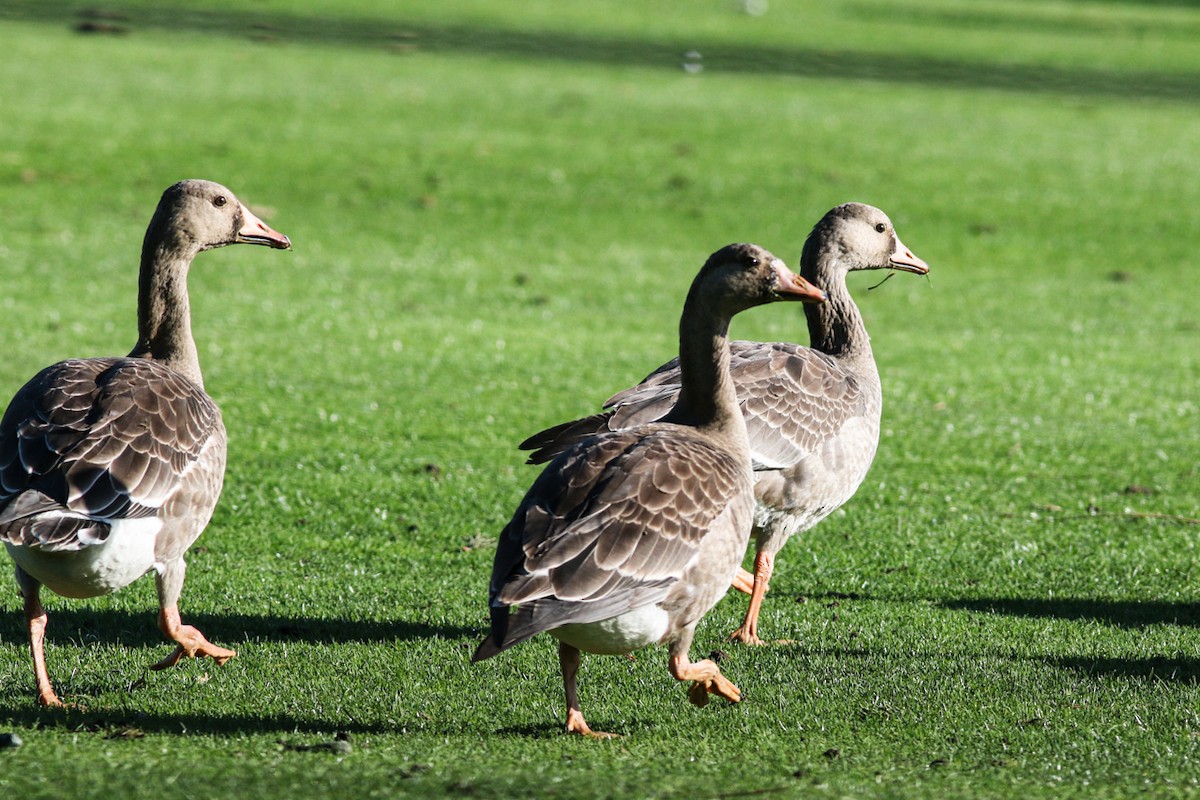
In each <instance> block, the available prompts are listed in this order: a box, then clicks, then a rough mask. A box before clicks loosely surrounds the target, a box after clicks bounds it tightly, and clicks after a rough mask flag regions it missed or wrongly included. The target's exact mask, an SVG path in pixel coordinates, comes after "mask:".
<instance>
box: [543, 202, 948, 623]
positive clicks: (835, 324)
mask: <svg viewBox="0 0 1200 800" xmlns="http://www.w3.org/2000/svg"><path fill="white" fill-rule="evenodd" d="M864 269H895V270H903V271H908V272H915V273H919V274H924V273H925V272H927V271H928V266H927V265H926V264H925V262H924V261H922V260H921V259H919V258H917V257H916V256H914V255H913V254H912V252H911V251H910V250H908V248H906V247H905V246H904V245H903V243H902V242H901V241H900V239H899V237H898V236H897V235H896V232H895V229H894V227H893V226H892V223H891V220H889V219H888V218H887V215H885V214H884V213H883V212H882V211H880V210H879V209H877V208H873V207H872V206H868V205H864V204H861V203H847V204H845V205H841V206H838V207H836V208H834V209H832V210H831V211H830V212H829V213H827V214H826V215H825V216H824V217H823V218H822V219H821V221H820V222H818V223H817V225H816V226H815V227H814V228H813V230H812V233H811V234H810V235H809V237H808V239H807V241H806V242H805V246H804V253H803V256H802V258H801V270H800V272H801V275H802V276H803V277H804V278H805V279H806V280H808V281H810V282H812V283H814V284H816V285H818V286H820V287H821V288H823V289H825V290H826V292H827V294H828V301H827V302H826V303H823V304H820V305H807V306H805V315H806V317H807V322H808V328H809V336H810V339H811V346H810V347H805V346H803V345H799V344H792V343H787V342H751V341H735V342H732V343H731V345H730V375H731V378H732V381H733V384H734V386H735V388H736V392H737V396H738V402H739V407H740V409H741V412H742V414H743V416H744V418H745V422H746V429H747V438H748V444H749V448H750V453H751V459H752V462H753V466H754V475H755V487H754V494H755V499H756V504H755V510H754V535H755V544H756V554H755V562H754V567H755V569H754V573H753V574H752V575H751V574H750V573H745V572H744V571H739V574H738V576H737V577H736V578H735V580H734V581H733V585H734V586H735V587H736V588H738V589H740V590H742V591H744V592H747V593H748V594H750V596H751V598H750V606H749V608H748V609H747V612H746V617H745V619H744V621H743V623H742V625H741V626H740V627H739V628H738V629H737V630H735V631H734V632H733V634H731V638H735V639H738V640H740V641H743V642H745V643H748V644H762V639H761V638H760V637H759V635H758V614H759V609H760V607H761V603H762V599H763V597H764V596H765V594H766V592H767V589H768V584H769V580H770V576H771V573H772V571H773V568H774V558H775V555H776V554H777V553H778V552H779V551H780V550H781V549H782V548H783V546H784V544H786V543H787V541H788V539H789V538H790V537H791V536H792V535H794V534H795V533H797V532H798V531H803V530H807V529H809V528H811V527H813V526H814V525H816V524H817V523H818V522H820V521H821V520H822V519H824V518H825V517H827V516H828V515H829V514H831V513H833V512H834V511H835V510H837V509H838V508H839V507H840V506H841V505H843V504H844V503H845V502H846V501H848V500H849V499H850V498H851V497H852V496H853V495H854V493H855V492H856V491H857V489H858V487H859V486H860V485H861V484H862V482H863V480H864V479H865V477H866V475H867V471H868V470H869V469H870V466H871V462H872V461H873V459H874V457H875V452H876V449H877V447H878V444H879V425H880V415H881V413H882V409H883V393H882V388H881V384H880V379H879V371H878V369H877V367H876V364H875V359H874V355H873V354H872V351H871V346H870V337H869V336H868V335H867V331H866V328H865V326H864V325H863V321H862V316H861V314H860V313H859V311H858V307H857V306H856V305H855V303H854V300H853V299H852V298H851V296H850V293H849V291H848V289H847V288H846V275H847V273H848V272H850V271H853V270H864ZM679 390H680V368H679V361H678V359H675V360H672V361H670V362H668V363H666V364H664V365H663V366H661V367H659V368H658V369H657V370H655V371H654V372H652V373H651V374H650V375H648V376H647V377H646V378H645V379H644V380H643V381H642V382H641V383H639V384H638V385H636V386H634V387H631V388H629V389H626V390H624V391H622V392H620V393H618V394H616V395H614V396H613V397H611V398H609V400H608V401H607V402H606V403H605V410H604V411H603V412H601V413H599V414H596V415H593V416H591V417H585V418H583V419H580V420H575V421H572V422H568V423H564V424H561V425H558V426H555V427H553V428H548V429H547V430H544V431H542V432H540V433H537V434H534V435H533V436H531V437H529V439H527V440H526V441H525V442H523V443H522V444H521V448H522V449H526V450H533V451H534V453H533V454H532V455H531V456H530V459H529V460H530V462H531V463H541V462H544V461H546V460H548V459H550V458H553V457H554V456H555V455H556V454H557V453H560V452H562V451H563V450H564V449H566V448H569V447H571V446H572V445H573V444H574V443H575V442H578V441H580V440H581V439H584V438H587V437H589V436H593V435H595V434H596V433H597V432H599V431H617V430H624V429H627V428H630V427H633V426H637V425H644V424H646V423H648V422H650V421H653V420H656V419H659V418H660V417H662V416H663V415H664V414H666V413H667V412H668V411H669V410H670V408H671V407H672V404H673V403H674V402H675V398H676V396H677V395H678V393H679Z"/></svg>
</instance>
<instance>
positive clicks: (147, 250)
mask: <svg viewBox="0 0 1200 800" xmlns="http://www.w3.org/2000/svg"><path fill="white" fill-rule="evenodd" d="M157 234H159V231H158V229H157V227H156V226H153V225H152V226H151V228H150V230H148V231H147V232H146V241H145V243H144V245H143V247H142V268H141V273H140V274H139V276H138V343H137V346H136V347H135V348H134V349H133V352H131V353H130V355H131V356H134V357H138V358H149V359H153V360H155V361H160V362H162V363H163V365H164V366H167V367H170V368H171V369H172V370H174V371H175V372H178V373H180V374H181V375H183V376H185V377H187V378H189V379H191V380H192V381H193V382H195V383H196V384H197V385H199V386H201V387H203V386H204V380H203V378H202V377H201V375H200V357H199V354H198V353H197V352H196V342H195V340H193V339H192V315H191V308H190V306H189V304H188V293H187V274H188V267H189V266H190V264H191V261H192V258H193V257H195V255H196V248H195V246H194V245H193V244H189V243H188V242H186V241H180V240H177V239H174V238H173V237H169V236H162V235H157Z"/></svg>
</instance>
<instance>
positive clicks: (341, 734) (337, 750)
mask: <svg viewBox="0 0 1200 800" xmlns="http://www.w3.org/2000/svg"><path fill="white" fill-rule="evenodd" d="M279 744H280V745H281V746H282V747H283V749H284V750H290V751H292V752H294V753H322V752H324V753H334V754H335V755H339V756H345V755H349V754H350V753H351V752H353V750H354V746H353V745H352V744H350V734H349V733H348V732H347V731H338V732H337V735H335V736H334V737H333V740H332V741H328V742H317V743H316V744H295V743H293V742H284V741H280V742H279Z"/></svg>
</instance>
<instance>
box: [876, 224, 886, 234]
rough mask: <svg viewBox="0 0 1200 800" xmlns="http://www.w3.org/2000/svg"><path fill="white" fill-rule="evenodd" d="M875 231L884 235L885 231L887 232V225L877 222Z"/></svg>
mask: <svg viewBox="0 0 1200 800" xmlns="http://www.w3.org/2000/svg"><path fill="white" fill-rule="evenodd" d="M875 230H876V231H878V232H879V233H883V232H884V231H886V230H887V225H884V224H883V223H882V222H876V223H875Z"/></svg>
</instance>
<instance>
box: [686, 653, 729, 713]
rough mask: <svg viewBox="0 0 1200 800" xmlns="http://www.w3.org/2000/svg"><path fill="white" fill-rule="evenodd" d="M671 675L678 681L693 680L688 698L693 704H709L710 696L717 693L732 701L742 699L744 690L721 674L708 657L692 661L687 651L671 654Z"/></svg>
mask: <svg viewBox="0 0 1200 800" xmlns="http://www.w3.org/2000/svg"><path fill="white" fill-rule="evenodd" d="M670 665H671V675H672V676H674V678H675V680H677V681H693V683H692V685H691V688H689V689H688V700H691V701H692V704H693V705H697V706H704V705H708V696H709V695H710V694H715V695H717V696H718V697H724V698H725V699H726V700H728V701H729V702H731V703H737V702H739V701H740V700H741V699H742V692H741V690H740V689H738V687H736V686H734V685H733V682H732V681H730V680H729V679H728V678H726V677H725V676H724V675H722V674H721V670H720V668H719V667H717V665H716V663H714V662H712V661H709V660H708V659H707V658H706V659H704V660H703V661H696V662H691V661H689V660H688V657H687V653H686V652H680V653H672V654H671V660H670Z"/></svg>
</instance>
